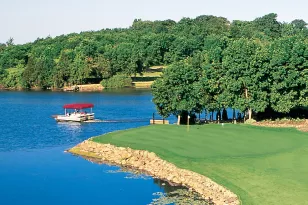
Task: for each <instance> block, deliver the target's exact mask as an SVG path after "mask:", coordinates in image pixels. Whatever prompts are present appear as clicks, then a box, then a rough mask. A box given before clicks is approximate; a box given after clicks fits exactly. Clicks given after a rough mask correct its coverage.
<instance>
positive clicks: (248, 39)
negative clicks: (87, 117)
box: [0, 13, 308, 116]
mask: <svg viewBox="0 0 308 205" xmlns="http://www.w3.org/2000/svg"><path fill="white" fill-rule="evenodd" d="M153 65H171V66H170V68H168V69H167V70H166V72H165V73H164V76H163V78H162V79H158V80H157V82H155V83H154V85H153V94H154V101H155V104H156V106H157V109H158V110H159V113H161V114H162V115H163V116H169V115H171V114H175V115H177V114H183V113H186V114H187V113H188V114H194V113H196V112H199V111H201V110H203V109H207V110H208V111H218V110H221V109H223V108H226V107H231V108H234V109H238V110H240V111H242V112H245V111H248V110H249V111H253V112H256V113H261V112H265V111H266V109H270V110H273V111H274V112H280V113H288V112H290V111H291V110H292V109H294V108H296V107H306V106H308V97H307V96H308V89H307V86H308V73H307V67H308V29H307V23H306V22H305V21H304V20H301V19H295V20H293V21H292V22H291V23H280V22H278V21H277V14H274V13H270V14H267V15H264V16H262V17H259V18H256V19H255V20H253V21H238V20H237V21H233V22H229V21H228V20H227V19H226V18H223V17H216V16H211V15H201V16H198V17H196V18H194V19H193V18H182V19H181V20H180V21H179V22H175V21H172V20H165V21H143V20H141V19H136V20H135V21H134V22H133V24H132V26H131V27H130V28H127V29H118V28H117V29H103V30H100V31H89V32H82V33H80V34H75V33H72V34H68V35H61V36H57V37H55V38H51V37H47V38H45V39H40V38H38V39H37V40H36V41H34V42H33V43H28V44H24V45H14V43H13V39H12V38H11V39H9V40H8V42H7V43H6V44H0V83H1V87H3V86H4V87H7V88H16V87H23V88H29V89H31V88H33V87H37V88H42V89H47V88H51V87H53V88H61V87H63V86H66V85H74V84H87V83H95V82H96V83H97V82H100V81H103V83H104V84H105V85H107V87H123V86H130V81H129V82H128V81H126V80H124V79H126V77H125V78H124V77H118V76H115V77H114V78H112V77H113V76H114V75H117V73H123V74H125V75H126V76H137V74H138V75H141V76H142V73H143V72H144V71H145V70H147V68H149V67H151V66H153ZM13 70H14V72H12V71H13ZM17 70H19V71H18V72H17ZM128 79H129V78H127V80H128ZM116 80H119V82H118V83H116V82H115V81H116ZM134 80H135V79H134ZM152 80H153V79H152ZM124 81H125V83H123V82H124ZM250 113H251V112H250Z"/></svg>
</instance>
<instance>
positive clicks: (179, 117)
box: [177, 115, 181, 125]
mask: <svg viewBox="0 0 308 205" xmlns="http://www.w3.org/2000/svg"><path fill="white" fill-rule="evenodd" d="M180 120H181V115H178V122H177V125H180Z"/></svg>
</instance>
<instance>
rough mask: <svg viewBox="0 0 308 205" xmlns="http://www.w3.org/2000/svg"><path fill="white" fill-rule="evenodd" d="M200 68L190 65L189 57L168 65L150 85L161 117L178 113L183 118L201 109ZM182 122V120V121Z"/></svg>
mask: <svg viewBox="0 0 308 205" xmlns="http://www.w3.org/2000/svg"><path fill="white" fill-rule="evenodd" d="M200 74H201V70H200V69H199V68H194V67H192V64H191V59H188V60H185V61H180V62H177V63H174V64H172V65H170V66H169V67H168V68H167V69H165V70H164V73H163V77H162V78H161V79H158V80H157V81H155V82H154V84H153V85H152V93H153V102H154V104H155V105H156V108H157V111H158V113H159V114H160V115H162V116H163V117H168V116H169V115H171V114H173V115H176V116H177V115H180V116H182V120H185V119H186V117H185V116H187V115H193V114H194V113H198V112H200V111H201V110H202V106H201V97H202V96H201V92H200V90H201V84H200V82H199V78H200ZM182 122H183V121H182Z"/></svg>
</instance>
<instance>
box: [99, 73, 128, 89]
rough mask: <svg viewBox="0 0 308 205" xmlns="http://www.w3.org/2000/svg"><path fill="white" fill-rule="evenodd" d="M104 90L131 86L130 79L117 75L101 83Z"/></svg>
mask: <svg viewBox="0 0 308 205" xmlns="http://www.w3.org/2000/svg"><path fill="white" fill-rule="evenodd" d="M101 85H102V86H104V87H105V88H124V87H131V86H132V79H131V77H128V76H126V75H124V74H117V75H114V76H112V77H111V78H108V79H104V80H102V81H101Z"/></svg>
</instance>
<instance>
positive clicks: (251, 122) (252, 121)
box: [245, 119, 257, 124]
mask: <svg viewBox="0 0 308 205" xmlns="http://www.w3.org/2000/svg"><path fill="white" fill-rule="evenodd" d="M255 122H257V121H256V120H254V119H250V120H246V121H245V124H253V123H255Z"/></svg>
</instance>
